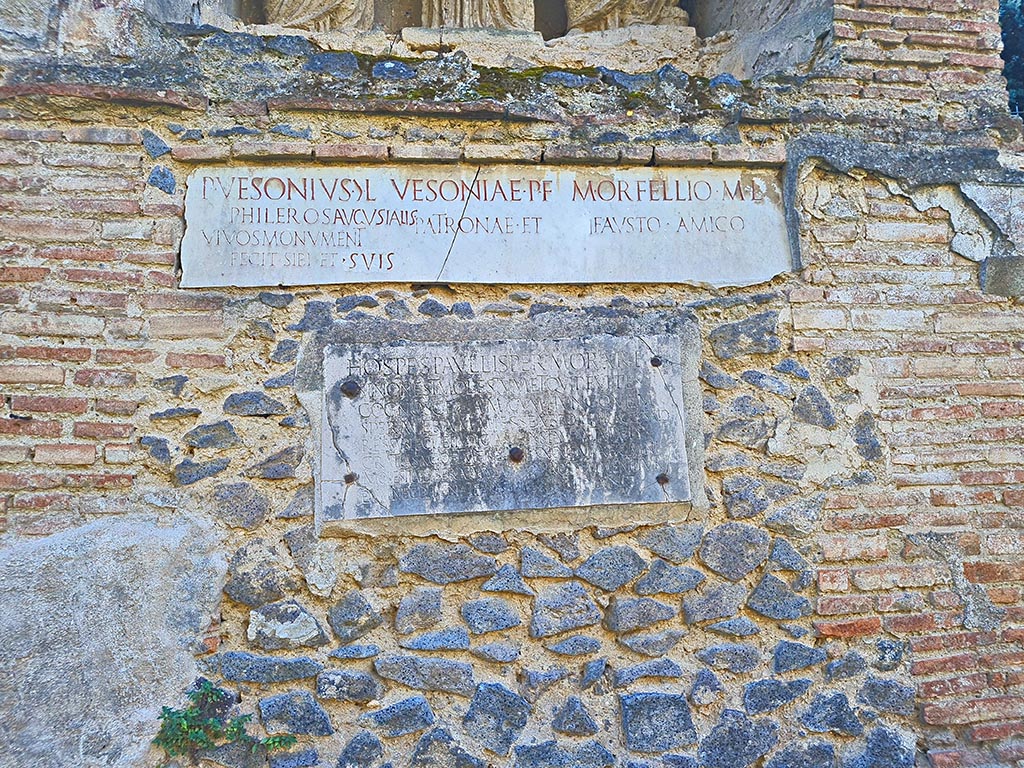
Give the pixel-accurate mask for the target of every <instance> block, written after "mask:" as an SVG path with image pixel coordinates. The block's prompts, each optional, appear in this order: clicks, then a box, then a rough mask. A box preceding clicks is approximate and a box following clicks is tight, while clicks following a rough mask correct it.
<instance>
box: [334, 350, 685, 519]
mask: <svg viewBox="0 0 1024 768" xmlns="http://www.w3.org/2000/svg"><path fill="white" fill-rule="evenodd" d="M679 360H680V341H679V338H678V337H676V336H673V335H669V334H663V335H643V336H613V335H594V336H585V337H580V338H575V339H504V340H476V341H463V342H422V341H402V342H393V343H367V344H359V343H345V344H333V345H330V346H327V347H326V348H325V349H324V367H323V374H324V378H323V381H324V387H323V402H322V406H323V407H322V411H321V413H322V430H323V432H322V434H323V439H322V443H321V446H322V450H321V468H320V469H321V472H320V485H321V487H320V492H321V503H322V510H323V518H324V520H327V521H329V520H351V519H358V518H371V517H389V516H396V515H424V514H454V513H462V512H481V511H498V510H519V509H522V510H528V509H547V508H555V507H580V506H590V505H598V504H600V505H606V504H643V503H659V502H673V501H687V500H689V499H690V497H691V493H690V483H689V468H688V466H687V456H686V448H685V445H686V440H685V436H686V424H685V415H684V410H683V409H682V407H681V406H680V404H681V403H682V402H683V400H684V393H683V391H682V388H683V381H682V376H681V365H680V362H679Z"/></svg>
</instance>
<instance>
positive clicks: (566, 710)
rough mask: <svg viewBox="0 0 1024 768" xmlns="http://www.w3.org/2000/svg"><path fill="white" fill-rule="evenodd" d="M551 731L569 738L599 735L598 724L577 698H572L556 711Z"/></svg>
mask: <svg viewBox="0 0 1024 768" xmlns="http://www.w3.org/2000/svg"><path fill="white" fill-rule="evenodd" d="M551 729H552V730H554V731H556V732H558V733H564V734H566V735H568V736H592V735H594V734H595V733H597V730H598V728H597V722H595V720H594V718H593V717H592V716H591V714H590V712H588V711H587V708H586V707H585V706H583V702H582V701H580V699H579V698H578V697H577V696H570V697H569V698H568V699H566V701H565V704H563V705H562V706H561V707H559V708H558V709H557V710H556V711H555V716H554V718H553V719H552V720H551Z"/></svg>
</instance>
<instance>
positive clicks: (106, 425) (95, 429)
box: [72, 421, 135, 440]
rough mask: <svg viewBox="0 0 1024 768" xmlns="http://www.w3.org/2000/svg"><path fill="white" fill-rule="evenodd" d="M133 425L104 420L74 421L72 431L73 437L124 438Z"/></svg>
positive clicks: (133, 428)
mask: <svg viewBox="0 0 1024 768" xmlns="http://www.w3.org/2000/svg"><path fill="white" fill-rule="evenodd" d="M134 431H135V427H134V426H132V425H131V424H118V423H113V422H106V421H76V422H75V427H74V430H73V432H72V434H74V436H75V437H83V438H92V439H96V440H111V439H124V438H126V437H130V436H131V434H132V432H134Z"/></svg>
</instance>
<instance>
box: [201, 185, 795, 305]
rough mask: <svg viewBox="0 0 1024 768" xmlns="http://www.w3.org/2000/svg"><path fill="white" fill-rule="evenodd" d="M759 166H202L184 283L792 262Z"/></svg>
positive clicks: (584, 275)
mask: <svg viewBox="0 0 1024 768" xmlns="http://www.w3.org/2000/svg"><path fill="white" fill-rule="evenodd" d="M781 199H782V196H781V187H780V181H779V177H778V174H777V173H775V172H773V171H768V170H740V169H718V168H714V169H713V168H703V169H678V168H675V169H674V168H622V169H607V168H528V167H516V166H487V167H480V168H476V167H467V166H384V165H380V166H365V167H357V166H345V167H340V168H315V167H293V168H226V169H216V170H215V169H200V170H197V171H195V172H194V173H193V174H192V175H191V176H190V178H189V181H188V188H187V192H186V195H185V220H186V230H185V237H184V240H183V242H182V248H181V262H182V271H183V274H182V283H181V284H182V285H183V286H185V287H207V286H229V285H235V286H274V285H320V284H331V283H366V282H381V281H398V282H434V281H439V282H452V283H650V282H669V283H684V282H685V283H710V284H713V285H750V284H753V283H757V282H762V281H764V280H767V279H770V278H771V277H774V276H775V275H777V274H779V273H781V272H784V271H786V270H788V269H789V268H790V265H791V260H790V249H789V241H788V239H787V236H786V224H785V220H784V217H783V212H782V204H781Z"/></svg>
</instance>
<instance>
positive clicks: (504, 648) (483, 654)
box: [470, 643, 519, 664]
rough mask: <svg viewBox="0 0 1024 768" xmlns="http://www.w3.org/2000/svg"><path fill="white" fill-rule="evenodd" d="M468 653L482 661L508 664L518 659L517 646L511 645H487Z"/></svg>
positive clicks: (479, 646)
mask: <svg viewBox="0 0 1024 768" xmlns="http://www.w3.org/2000/svg"><path fill="white" fill-rule="evenodd" d="M470 653H472V654H473V655H474V656H476V657H477V658H478V659H483V660H484V661H493V662H495V663H498V664H508V663H510V662H513V661H515V660H516V659H518V658H519V646H518V645H513V644H512V643H487V644H486V645H478V646H477V647H476V648H472V649H471V650H470Z"/></svg>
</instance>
